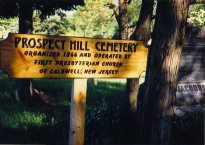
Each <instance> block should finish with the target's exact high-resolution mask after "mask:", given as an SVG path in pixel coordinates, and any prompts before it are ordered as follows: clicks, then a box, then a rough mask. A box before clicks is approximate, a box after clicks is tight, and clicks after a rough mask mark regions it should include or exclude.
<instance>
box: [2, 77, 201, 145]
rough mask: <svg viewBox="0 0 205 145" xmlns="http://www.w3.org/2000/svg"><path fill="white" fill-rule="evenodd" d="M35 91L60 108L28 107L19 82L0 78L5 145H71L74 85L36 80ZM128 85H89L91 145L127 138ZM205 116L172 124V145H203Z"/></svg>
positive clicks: (88, 142) (175, 120)
mask: <svg viewBox="0 0 205 145" xmlns="http://www.w3.org/2000/svg"><path fill="white" fill-rule="evenodd" d="M33 86H34V88H37V89H38V90H41V91H43V92H45V93H46V94H48V95H50V96H53V97H54V98H55V100H56V102H57V103H56V106H47V105H44V104H38V103H37V104H35V105H32V106H28V105H26V104H24V103H21V102H20V101H18V99H17V98H16V97H15V80H13V79H9V78H8V77H7V76H6V75H4V74H1V75H0V102H1V103H0V143H1V144H2V143H3V144H4V143H7V144H8V143H9V144H13V143H24V144H25V143H32V144H35V143H37V144H38V143H40V144H42V143H46V144H57V145H61V144H67V143H68V131H69V109H70V108H69V107H70V95H71V80H70V79H34V80H33ZM124 90H125V84H123V83H113V82H98V83H97V85H93V84H92V83H91V82H88V89H87V100H86V101H87V102H86V125H85V145H109V144H117V143H119V141H120V138H121V137H123V134H124V133H122V131H121V124H122V121H123V120H124V117H123V116H122V114H123V113H122V110H123V107H124V106H123V105H124V104H125V97H124V96H125V94H124V93H125V91H124ZM203 117H204V114H193V115H192V116H190V117H188V118H176V117H175V118H173V119H172V124H173V127H172V137H171V139H172V142H173V143H175V144H178V143H181V144H183V143H186V145H191V144H192V143H193V144H195V145H202V144H203V135H204V133H203V129H204V118H203Z"/></svg>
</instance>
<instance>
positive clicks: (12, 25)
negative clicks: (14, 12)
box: [0, 17, 18, 39]
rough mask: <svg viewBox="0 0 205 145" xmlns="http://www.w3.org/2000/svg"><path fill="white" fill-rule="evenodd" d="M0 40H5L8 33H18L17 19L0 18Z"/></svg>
mask: <svg viewBox="0 0 205 145" xmlns="http://www.w3.org/2000/svg"><path fill="white" fill-rule="evenodd" d="M0 32H1V33H0V39H1V38H4V39H5V38H6V37H7V35H8V33H9V32H13V33H17V32H18V18H17V17H14V18H3V17H0Z"/></svg>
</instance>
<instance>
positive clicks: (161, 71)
mask: <svg viewBox="0 0 205 145" xmlns="http://www.w3.org/2000/svg"><path fill="white" fill-rule="evenodd" d="M188 6H189V4H188V0H169V1H158V6H157V18H156V23H155V27H154V33H153V41H152V45H151V49H150V55H149V58H148V59H149V60H150V66H149V70H148V72H147V73H146V75H148V78H149V79H148V80H146V81H147V90H146V95H145V100H146V102H145V104H144V105H145V109H144V112H143V116H142V117H143V119H144V120H143V122H144V124H143V137H144V142H143V143H144V144H157V145H168V144H169V138H170V131H171V120H170V118H171V117H172V111H171V107H172V106H171V104H172V100H173V99H174V98H175V96H176V87H177V78H178V68H179V60H180V55H181V51H182V44H183V39H184V35H185V24H186V20H187V13H188Z"/></svg>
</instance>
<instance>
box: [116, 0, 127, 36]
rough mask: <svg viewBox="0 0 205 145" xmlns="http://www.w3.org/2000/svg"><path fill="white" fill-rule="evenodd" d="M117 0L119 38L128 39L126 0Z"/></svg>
mask: <svg viewBox="0 0 205 145" xmlns="http://www.w3.org/2000/svg"><path fill="white" fill-rule="evenodd" d="M118 2H119V16H118V25H119V32H120V33H119V34H120V36H119V38H120V39H122V40H123V39H128V17H127V6H128V3H127V0H118Z"/></svg>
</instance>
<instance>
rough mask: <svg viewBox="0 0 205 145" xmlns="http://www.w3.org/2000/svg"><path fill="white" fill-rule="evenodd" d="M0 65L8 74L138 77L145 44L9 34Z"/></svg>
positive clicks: (141, 67)
mask: <svg viewBox="0 0 205 145" xmlns="http://www.w3.org/2000/svg"><path fill="white" fill-rule="evenodd" d="M1 45H2V48H1V60H0V61H1V66H0V68H1V69H3V70H4V71H6V72H7V73H8V74H9V76H10V77H11V78H138V77H139V75H140V74H141V73H142V72H143V71H145V70H146V62H147V48H145V47H144V46H143V44H142V43H141V42H139V41H130V40H129V41H128V40H109V39H91V38H77V37H57V36H46V35H30V34H9V36H8V38H7V39H6V40H4V41H2V42H1Z"/></svg>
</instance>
